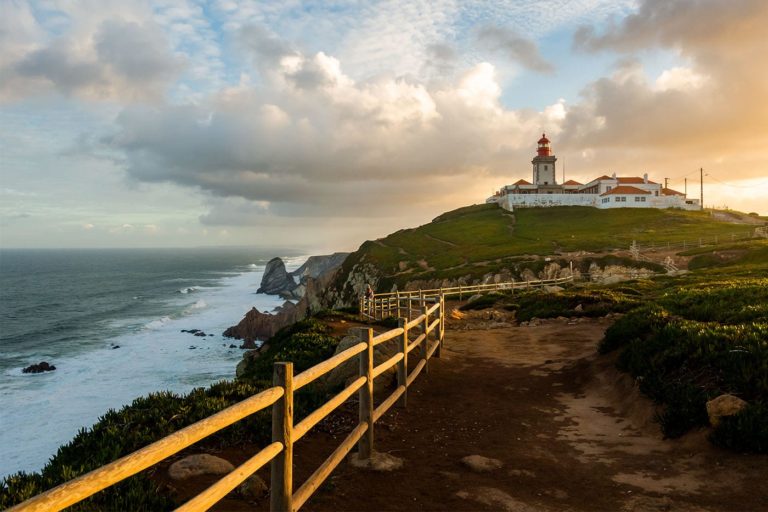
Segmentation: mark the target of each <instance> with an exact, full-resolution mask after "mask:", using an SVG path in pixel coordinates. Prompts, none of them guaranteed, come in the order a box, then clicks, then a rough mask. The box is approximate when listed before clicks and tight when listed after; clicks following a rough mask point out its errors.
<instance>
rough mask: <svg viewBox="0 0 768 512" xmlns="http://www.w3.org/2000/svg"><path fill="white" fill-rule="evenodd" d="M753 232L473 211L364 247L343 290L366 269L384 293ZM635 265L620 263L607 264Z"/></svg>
mask: <svg viewBox="0 0 768 512" xmlns="http://www.w3.org/2000/svg"><path fill="white" fill-rule="evenodd" d="M753 230H754V226H749V225H740V224H733V223H728V222H722V221H718V220H714V219H713V218H712V217H711V215H710V214H709V212H706V211H705V212H689V211H680V210H657V209H651V208H647V209H635V208H626V209H616V210H598V209H596V208H589V207H575V206H571V207H555V208H529V209H520V210H517V211H515V212H514V213H511V212H508V211H506V210H503V209H502V208H500V207H499V206H498V205H495V204H484V205H474V206H468V207H464V208H460V209H458V210H454V211H451V212H448V213H445V214H443V215H440V216H439V217H437V218H435V219H434V220H433V221H432V222H430V223H429V224H425V225H423V226H419V227H417V228H413V229H403V230H400V231H397V232H395V233H392V234H391V235H389V236H387V237H385V238H382V239H379V240H375V241H367V242H365V243H364V244H363V245H362V246H361V247H360V248H359V249H358V250H357V251H356V252H354V253H352V254H351V255H350V257H349V258H347V260H346V262H345V263H344V266H343V269H342V273H341V275H340V276H339V280H338V281H337V283H336V287H337V289H338V288H339V287H344V286H345V285H346V286H347V287H349V282H350V279H349V274H350V273H352V272H355V271H356V269H357V271H360V270H361V269H362V267H366V268H367V271H366V272H367V273H368V274H370V273H371V272H375V273H376V274H377V276H378V278H379V279H378V280H377V281H378V282H379V284H380V286H379V290H383V289H388V288H390V287H391V286H392V285H393V284H398V286H402V285H403V284H404V283H406V282H408V281H413V280H424V279H446V278H447V279H455V278H459V277H465V276H466V277H468V278H477V277H480V276H482V275H485V274H487V273H489V272H497V271H499V270H501V269H504V268H509V267H510V266H516V267H517V268H518V270H519V269H520V266H521V265H523V266H527V267H528V268H531V270H532V271H534V272H535V271H537V269H538V270H540V269H541V268H542V267H543V262H542V261H541V258H539V257H538V256H544V255H555V256H556V255H562V254H564V253H568V252H576V251H589V252H603V251H610V250H613V249H627V248H628V247H629V245H630V244H631V243H632V241H633V240H635V241H637V243H638V244H641V245H650V244H655V245H665V244H667V243H676V242H682V241H684V240H685V241H688V242H691V241H697V240H698V239H699V238H712V237H715V236H717V237H720V238H722V239H726V238H728V237H730V236H731V235H739V236H744V235H747V234H749V233H751V232H752V231H753ZM611 258H613V259H612V260H611ZM525 262H527V263H528V264H525ZM628 263H631V262H628V261H626V260H623V259H616V258H614V257H609V260H605V261H602V262H601V264H628ZM349 292H351V290H347V291H346V293H342V295H344V296H347V295H348V294H349Z"/></svg>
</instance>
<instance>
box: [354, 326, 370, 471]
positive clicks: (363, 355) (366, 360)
mask: <svg viewBox="0 0 768 512" xmlns="http://www.w3.org/2000/svg"><path fill="white" fill-rule="evenodd" d="M360 341H363V342H365V343H366V344H367V345H368V347H367V348H366V349H365V351H364V352H360V376H361V377H362V376H365V378H366V379H367V381H366V383H365V385H364V386H363V387H361V388H360V391H358V397H359V401H360V420H359V421H360V423H366V424H368V430H366V431H365V434H363V437H361V438H360V441H358V442H357V451H358V454H357V456H358V457H359V459H360V460H365V459H370V458H371V452H372V451H373V329H361V331H360Z"/></svg>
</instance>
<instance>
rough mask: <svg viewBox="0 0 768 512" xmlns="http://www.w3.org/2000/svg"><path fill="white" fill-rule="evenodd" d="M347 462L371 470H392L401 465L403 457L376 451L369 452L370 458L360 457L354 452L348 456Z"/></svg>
mask: <svg viewBox="0 0 768 512" xmlns="http://www.w3.org/2000/svg"><path fill="white" fill-rule="evenodd" d="M349 463H350V464H351V465H352V466H353V467H356V468H359V469H369V470H371V471H394V470H396V469H400V468H401V467H403V459H401V458H399V457H395V456H394V455H390V454H388V453H381V452H376V451H374V452H373V453H371V458H370V459H361V458H360V455H359V454H358V453H357V452H355V453H353V454H352V455H350V456H349Z"/></svg>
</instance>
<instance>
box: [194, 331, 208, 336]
mask: <svg viewBox="0 0 768 512" xmlns="http://www.w3.org/2000/svg"><path fill="white" fill-rule="evenodd" d="M193 336H197V337H203V336H208V335H207V334H205V333H204V332H203V331H197V332H196V333H195V334H194V335H193Z"/></svg>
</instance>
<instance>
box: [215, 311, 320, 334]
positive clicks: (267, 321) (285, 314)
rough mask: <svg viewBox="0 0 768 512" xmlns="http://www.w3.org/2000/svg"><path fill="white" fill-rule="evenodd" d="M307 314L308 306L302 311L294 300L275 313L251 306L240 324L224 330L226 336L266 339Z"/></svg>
mask: <svg viewBox="0 0 768 512" xmlns="http://www.w3.org/2000/svg"><path fill="white" fill-rule="evenodd" d="M299 304H301V303H299ZM305 314H306V307H304V308H303V311H302V308H300V307H299V306H296V305H294V304H293V303H292V302H286V303H285V304H283V306H282V308H280V311H279V312H278V313H276V314H274V315H270V314H269V313H262V312H260V311H259V310H258V309H256V308H251V310H250V311H249V312H248V313H246V314H245V317H244V318H243V319H242V320H241V321H240V323H239V324H237V325H235V326H232V327H230V328H229V329H227V330H226V331H224V336H226V337H228V338H237V339H240V340H244V341H247V340H257V339H261V340H266V339H269V338H271V337H272V336H274V334H275V333H276V332H277V331H279V330H280V329H281V328H283V327H285V326H287V325H290V324H292V323H294V322H297V321H299V320H301V319H302V318H304V316H305Z"/></svg>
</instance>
